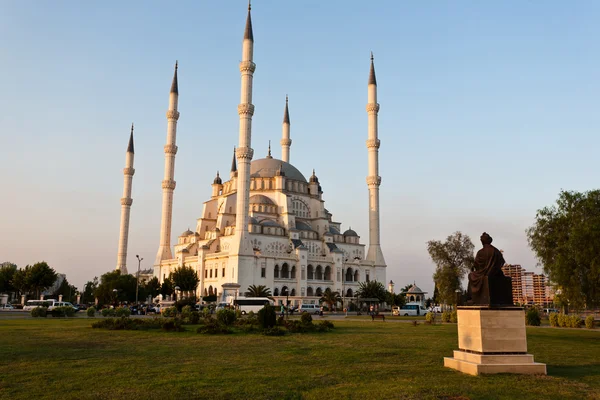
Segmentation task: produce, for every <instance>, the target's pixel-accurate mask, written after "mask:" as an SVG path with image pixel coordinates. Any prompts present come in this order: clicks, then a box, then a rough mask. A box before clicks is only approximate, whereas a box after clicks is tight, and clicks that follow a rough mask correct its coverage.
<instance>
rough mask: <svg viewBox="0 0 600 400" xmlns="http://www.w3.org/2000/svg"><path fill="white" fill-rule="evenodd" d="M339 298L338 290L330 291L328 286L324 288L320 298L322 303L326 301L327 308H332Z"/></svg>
mask: <svg viewBox="0 0 600 400" xmlns="http://www.w3.org/2000/svg"><path fill="white" fill-rule="evenodd" d="M341 300H342V298H341V297H340V294H339V293H338V292H332V291H331V289H330V288H327V289H325V291H324V292H323V297H321V299H320V301H322V302H323V303H327V305H328V306H329V310H331V309H333V307H334V305H335V304H337V302H338V301H341Z"/></svg>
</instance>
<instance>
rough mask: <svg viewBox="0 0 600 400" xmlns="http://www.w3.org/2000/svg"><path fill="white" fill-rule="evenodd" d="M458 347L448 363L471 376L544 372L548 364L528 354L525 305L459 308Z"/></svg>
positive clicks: (446, 364) (445, 363)
mask: <svg viewBox="0 0 600 400" xmlns="http://www.w3.org/2000/svg"><path fill="white" fill-rule="evenodd" d="M457 311H458V348H459V349H458V350H455V351H454V357H452V358H450V357H444V366H445V367H449V368H453V369H456V370H458V371H461V372H464V373H466V374H470V375H479V374H499V373H513V374H541V375H546V364H540V363H536V362H534V361H533V356H532V355H531V354H527V336H526V333H525V316H524V314H523V309H522V308H521V307H489V306H468V307H458V308H457Z"/></svg>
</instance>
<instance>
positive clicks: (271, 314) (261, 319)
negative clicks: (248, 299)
mask: <svg viewBox="0 0 600 400" xmlns="http://www.w3.org/2000/svg"><path fill="white" fill-rule="evenodd" d="M276 321H277V315H276V314H275V309H274V308H273V306H271V305H270V304H266V305H265V306H264V307H263V308H261V309H260V311H258V323H259V324H260V327H261V328H263V329H266V328H272V327H274V326H275V322H276Z"/></svg>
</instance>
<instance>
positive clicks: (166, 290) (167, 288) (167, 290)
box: [160, 277, 175, 298]
mask: <svg viewBox="0 0 600 400" xmlns="http://www.w3.org/2000/svg"><path fill="white" fill-rule="evenodd" d="M174 291H175V285H174V284H173V281H172V280H171V278H170V277H169V278H165V280H164V281H163V283H162V285H160V294H162V296H163V298H164V297H166V296H170V295H172V294H173V292H174Z"/></svg>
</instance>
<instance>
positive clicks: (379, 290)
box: [356, 281, 387, 303]
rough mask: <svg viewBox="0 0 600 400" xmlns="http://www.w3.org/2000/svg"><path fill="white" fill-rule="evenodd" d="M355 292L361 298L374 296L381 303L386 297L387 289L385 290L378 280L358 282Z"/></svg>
mask: <svg viewBox="0 0 600 400" xmlns="http://www.w3.org/2000/svg"><path fill="white" fill-rule="evenodd" d="M356 294H357V296H358V297H361V298H363V299H375V298H376V299H378V300H379V302H381V303H383V302H384V301H385V299H386V297H387V291H386V290H385V287H384V286H383V283H381V282H378V281H369V282H360V283H359V284H358V291H357V292H356Z"/></svg>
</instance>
